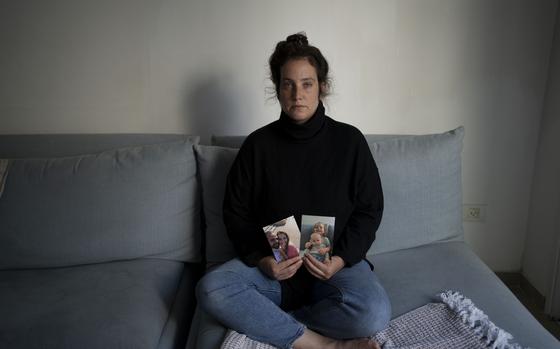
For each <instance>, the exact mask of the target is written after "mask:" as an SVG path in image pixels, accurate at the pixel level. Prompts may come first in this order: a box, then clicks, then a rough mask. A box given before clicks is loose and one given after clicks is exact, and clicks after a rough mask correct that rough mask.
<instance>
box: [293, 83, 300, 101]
mask: <svg viewBox="0 0 560 349" xmlns="http://www.w3.org/2000/svg"><path fill="white" fill-rule="evenodd" d="M292 99H293V100H295V101H297V100H299V99H301V89H300V88H299V87H297V86H294V88H293V89H292Z"/></svg>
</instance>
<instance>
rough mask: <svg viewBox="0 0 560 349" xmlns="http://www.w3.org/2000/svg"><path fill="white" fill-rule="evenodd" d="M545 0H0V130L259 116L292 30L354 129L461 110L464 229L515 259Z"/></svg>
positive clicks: (499, 259) (259, 121) (201, 125)
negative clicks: (317, 60) (275, 55)
mask: <svg viewBox="0 0 560 349" xmlns="http://www.w3.org/2000/svg"><path fill="white" fill-rule="evenodd" d="M556 6H557V0H543V1H531V0H523V1H510V0H497V1H486V0H457V1H448V0H421V1H420V0H419V1H407V0H397V1H393V0H386V1H379V0H378V1H372V0H363V1H357V0H356V1H334V0H331V1H326V0H313V1H303V0H298V1H293V0H290V1H281V2H280V1H274V2H273V1H261V0H237V1H217V0H206V1H202V0H200V1H184V0H183V1H181V0H159V1H155V0H153V1H150V0H118V1H114V0H99V1H76V0H51V1H43V0H27V1H19V0H0V118H1V119H0V133H47V132H57V133H67V132H88V133H89V132H188V133H195V134H201V135H203V136H204V137H207V136H208V135H209V134H211V133H228V134H244V133H248V132H250V131H252V130H253V129H255V128H256V127H259V126H262V125H264V124H266V123H268V122H270V121H272V120H274V119H275V118H276V117H277V116H278V113H279V107H278V105H277V103H276V102H274V101H271V100H267V98H268V97H269V95H267V94H266V93H265V89H266V87H267V86H268V87H269V86H270V83H269V82H268V81H267V71H266V62H267V59H268V56H269V55H270V53H271V52H272V50H273V48H274V45H275V43H276V42H277V41H279V40H281V39H283V38H285V37H286V35H288V34H291V33H294V32H297V31H300V30H305V31H306V32H307V34H308V35H309V39H310V42H311V43H312V44H316V45H317V46H318V47H320V48H321V49H322V51H323V53H324V54H325V55H326V56H327V58H328V59H329V61H330V63H331V66H332V73H333V77H334V91H335V93H334V95H333V96H332V97H331V98H330V99H329V100H328V109H327V110H328V112H329V113H330V115H332V116H333V117H335V118H336V119H339V120H342V121H346V122H348V123H351V124H354V125H356V126H357V127H359V128H360V129H361V130H362V132H364V133H427V132H441V131H444V130H447V129H451V128H454V127H456V126H458V125H465V127H466V132H467V134H466V138H465V150H464V198H465V199H464V201H465V202H467V203H484V204H487V205H488V207H487V220H486V222H485V223H468V224H465V230H466V233H467V239H468V242H469V243H470V244H471V245H472V246H473V247H474V249H475V250H476V251H477V253H478V254H479V255H480V256H481V257H482V258H483V259H484V260H485V261H486V262H487V263H489V265H490V266H491V267H492V268H494V269H495V270H501V271H512V270H519V269H520V268H521V258H522V252H523V245H524V242H525V228H526V226H527V215H528V205H529V193H530V182H531V179H532V174H533V163H534V158H535V150H536V147H537V137H538V129H539V122H540V115H541V109H542V100H543V96H544V91H545V90H544V89H545V82H546V76H547V62H548V57H549V51H550V48H551V42H552V33H553V24H554V11H555V8H556Z"/></svg>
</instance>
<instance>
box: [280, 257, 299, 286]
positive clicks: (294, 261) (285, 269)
mask: <svg viewBox="0 0 560 349" xmlns="http://www.w3.org/2000/svg"><path fill="white" fill-rule="evenodd" d="M302 264H303V261H302V259H301V257H299V256H297V257H294V258H290V259H288V260H285V261H282V262H280V263H278V264H277V265H276V268H275V273H274V274H275V278H276V279H277V280H286V279H289V278H291V277H292V276H294V274H295V273H296V272H297V270H298V269H299V268H300V267H301V265H302Z"/></svg>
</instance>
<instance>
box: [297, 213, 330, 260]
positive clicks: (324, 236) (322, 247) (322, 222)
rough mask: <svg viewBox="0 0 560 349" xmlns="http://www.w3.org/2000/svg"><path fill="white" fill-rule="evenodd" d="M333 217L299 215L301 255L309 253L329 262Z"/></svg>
mask: <svg viewBox="0 0 560 349" xmlns="http://www.w3.org/2000/svg"><path fill="white" fill-rule="evenodd" d="M334 222H335V217H325V216H307V215H304V216H302V217H301V226H302V229H301V230H302V241H305V243H304V244H303V246H302V247H301V250H302V255H303V254H305V253H309V254H310V255H311V256H313V257H315V258H316V259H317V260H319V261H321V262H323V263H329V262H330V256H331V255H332V246H331V241H332V239H333V236H334Z"/></svg>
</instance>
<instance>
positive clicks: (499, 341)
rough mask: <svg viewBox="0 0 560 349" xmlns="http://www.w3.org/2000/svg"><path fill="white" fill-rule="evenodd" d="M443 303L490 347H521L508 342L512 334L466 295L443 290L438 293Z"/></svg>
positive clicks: (513, 348) (512, 348)
mask: <svg viewBox="0 0 560 349" xmlns="http://www.w3.org/2000/svg"><path fill="white" fill-rule="evenodd" d="M439 296H440V298H441V300H442V301H443V303H445V304H446V305H447V306H448V307H449V308H450V309H451V310H453V311H455V312H456V313H457V315H459V317H460V318H461V320H462V321H463V322H464V323H465V324H466V325H468V326H469V327H470V328H471V329H472V330H473V331H474V333H475V334H476V336H477V337H479V338H480V339H481V340H483V341H485V344H486V345H488V347H489V348H491V349H523V347H521V346H520V345H519V344H517V343H513V342H510V341H511V340H512V339H513V336H512V335H511V334H509V333H508V332H506V331H504V330H503V329H501V328H499V327H498V326H496V325H495V324H494V323H493V322H492V321H490V319H489V318H488V316H487V315H486V314H484V312H483V311H482V310H480V309H479V308H477V307H476V306H475V305H474V303H473V302H472V301H471V300H470V299H469V298H467V297H465V296H463V295H462V294H460V293H459V292H454V291H445V292H442V293H440V294H439Z"/></svg>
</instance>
